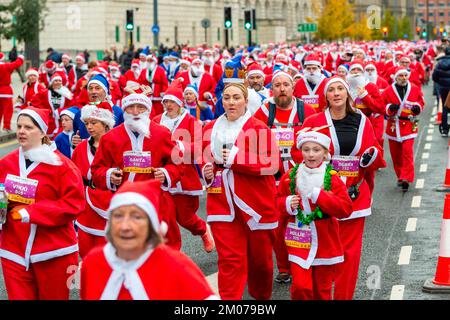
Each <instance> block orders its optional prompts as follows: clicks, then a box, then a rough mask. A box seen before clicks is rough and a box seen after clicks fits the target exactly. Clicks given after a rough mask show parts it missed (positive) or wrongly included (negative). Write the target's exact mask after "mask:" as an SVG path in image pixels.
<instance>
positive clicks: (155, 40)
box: [153, 0, 159, 48]
mask: <svg viewBox="0 0 450 320" xmlns="http://www.w3.org/2000/svg"><path fill="white" fill-rule="evenodd" d="M153 26H158V0H153ZM153 46H155V48H158V46H159V32H154V33H153Z"/></svg>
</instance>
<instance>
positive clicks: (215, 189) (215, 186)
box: [208, 171, 222, 193]
mask: <svg viewBox="0 0 450 320" xmlns="http://www.w3.org/2000/svg"><path fill="white" fill-rule="evenodd" d="M208 193H222V171H217V172H216V175H215V177H214V181H213V183H212V184H211V186H210V187H209V188H208Z"/></svg>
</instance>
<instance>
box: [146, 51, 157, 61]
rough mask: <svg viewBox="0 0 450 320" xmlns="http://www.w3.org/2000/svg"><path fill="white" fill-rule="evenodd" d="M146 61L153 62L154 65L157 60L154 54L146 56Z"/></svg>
mask: <svg viewBox="0 0 450 320" xmlns="http://www.w3.org/2000/svg"><path fill="white" fill-rule="evenodd" d="M146 59H147V61H154V62H156V63H158V58H157V57H156V56H155V55H154V54H151V53H150V54H148V55H147V57H146Z"/></svg>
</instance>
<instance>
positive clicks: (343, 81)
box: [323, 77, 350, 95]
mask: <svg viewBox="0 0 450 320" xmlns="http://www.w3.org/2000/svg"><path fill="white" fill-rule="evenodd" d="M336 82H340V83H342V84H343V85H344V87H345V88H346V89H347V91H348V92H350V87H349V85H348V83H347V81H345V80H344V79H342V78H338V77H336V78H332V79H330V80H328V82H327V83H326V84H325V88H324V89H323V93H324V94H325V95H326V94H327V91H328V88H329V87H330V85H332V84H333V83H336Z"/></svg>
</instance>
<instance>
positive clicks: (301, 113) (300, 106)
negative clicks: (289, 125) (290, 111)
mask: <svg viewBox="0 0 450 320" xmlns="http://www.w3.org/2000/svg"><path fill="white" fill-rule="evenodd" d="M295 100H297V103H296V106H297V117H298V120H299V121H300V122H298V123H294V124H293V125H294V126H296V125H300V126H301V125H302V124H303V121H304V120H305V108H304V102H303V100H300V99H295ZM276 109H277V107H276V105H275V103H271V102H269V120H268V121H267V126H268V127H269V128H272V126H273V123H274V121H275V112H276Z"/></svg>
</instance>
